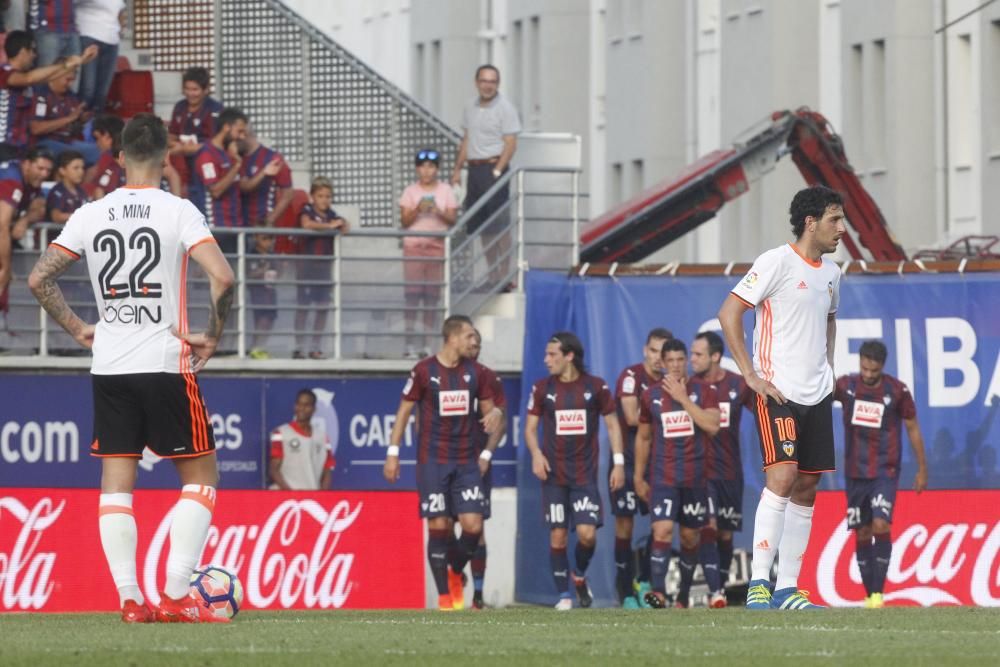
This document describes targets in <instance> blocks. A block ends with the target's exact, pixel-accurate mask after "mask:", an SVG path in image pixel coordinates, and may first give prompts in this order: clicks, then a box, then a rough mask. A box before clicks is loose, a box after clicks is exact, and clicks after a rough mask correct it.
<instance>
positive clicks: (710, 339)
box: [694, 331, 726, 357]
mask: <svg viewBox="0 0 1000 667" xmlns="http://www.w3.org/2000/svg"><path fill="white" fill-rule="evenodd" d="M694 339H695V340H703V341H705V342H706V343H708V356H709V357H711V356H712V355H713V354H717V355H719V356H720V357H721V356H722V354H723V353H724V352H725V351H726V346H725V345H723V344H722V336H720V335H719V334H717V333H715V332H714V331H702V332H701V333H699V334H698V335H697V336H695V337H694Z"/></svg>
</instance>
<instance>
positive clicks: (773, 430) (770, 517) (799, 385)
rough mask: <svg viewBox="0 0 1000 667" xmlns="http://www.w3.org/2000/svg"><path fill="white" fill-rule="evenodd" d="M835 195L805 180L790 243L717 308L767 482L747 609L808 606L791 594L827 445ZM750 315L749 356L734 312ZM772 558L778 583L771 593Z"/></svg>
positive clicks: (835, 296) (828, 458)
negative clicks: (752, 415) (752, 410)
mask: <svg viewBox="0 0 1000 667" xmlns="http://www.w3.org/2000/svg"><path fill="white" fill-rule="evenodd" d="M843 203H844V202H843V199H842V198H841V196H840V194H838V193H837V192H835V191H833V190H831V189H829V188H826V187H823V186H814V187H810V188H806V189H804V190H800V191H799V192H798V193H796V195H795V197H794V198H793V199H792V205H791V208H790V211H789V212H790V213H791V223H792V231H793V232H794V233H795V241H794V242H793V243H788V244H785V245H783V246H780V247H778V248H775V249H773V250H769V251H767V252H765V253H764V254H763V255H761V256H760V257H758V258H757V260H756V261H755V262H754V264H753V267H751V269H750V272H749V273H747V274H746V276H744V278H743V280H741V281H740V282H739V284H738V285H736V287H734V288H733V290H732V292H731V293H730V295H729V297H728V298H727V299H726V301H725V302H724V303H723V304H722V308H721V310H720V311H719V322H720V323H721V325H722V331H723V333H725V335H726V341H727V342H728V343H729V349H730V350H731V351H732V355H733V359H734V360H735V361H736V363H737V365H738V366H739V368H740V372H742V373H743V377H744V378H745V379H746V383H747V385H748V386H749V387H750V388H751V389H752V390H753V391H754V392H756V394H757V409H756V417H757V431H758V435H759V436H760V443H761V455H762V457H763V460H764V471H765V476H766V478H767V482H766V488H765V489H764V491H763V492H762V493H761V499H760V503H759V505H758V506H757V513H756V517H755V519H754V538H753V544H754V547H753V569H752V574H751V581H750V587H749V591H748V593H747V608H748V609H771V608H774V609H815V608H818V605H814V604H812V603H811V602H809V600H808V598H807V597H806V595H805V593H804V592H803V591H799V590H798V576H799V570H800V569H801V567H802V555H803V554H804V553H805V550H806V545H807V543H808V542H809V530H810V528H811V527H812V515H813V503H815V501H816V487H817V485H818V484H819V477H820V474H821V473H824V472H831V471H833V470H834V469H835V467H836V460H835V456H834V448H833V415H832V405H833V379H834V378H833V343H834V339H835V338H836V333H837V325H836V319H835V316H836V312H837V306H838V303H839V300H840V268H839V267H838V266H837V265H836V264H835V263H834V262H833V261H831V260H829V259H826V258H824V257H823V255H825V254H828V253H831V252H834V251H835V250H836V249H837V244H838V243H839V242H840V238H841V237H842V236H843V235H844V234H845V229H844V209H843ZM751 308H752V309H754V310H755V312H756V316H757V317H756V324H755V326H754V336H753V362H752V363H751V361H750V355H749V354H747V349H746V344H745V343H744V338H743V314H744V313H745V312H746V311H747V310H748V309H751ZM775 555H778V579H777V581H776V582H775V586H774V590H773V593H772V591H771V589H770V575H771V566H772V565H773V563H774V557H775Z"/></svg>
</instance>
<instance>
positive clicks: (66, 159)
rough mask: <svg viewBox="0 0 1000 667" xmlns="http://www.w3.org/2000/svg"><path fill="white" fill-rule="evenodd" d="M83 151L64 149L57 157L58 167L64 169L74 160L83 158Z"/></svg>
mask: <svg viewBox="0 0 1000 667" xmlns="http://www.w3.org/2000/svg"><path fill="white" fill-rule="evenodd" d="M83 159H84V157H83V153H81V152H80V151H74V150H68V151H63V152H62V153H60V154H59V156H58V157H57V158H56V169H62V168H63V167H66V166H68V165H69V164H70V163H71V162H72V161H73V160H83Z"/></svg>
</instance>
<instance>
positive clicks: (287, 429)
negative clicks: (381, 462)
mask: <svg viewBox="0 0 1000 667" xmlns="http://www.w3.org/2000/svg"><path fill="white" fill-rule="evenodd" d="M314 414H316V393H315V392H313V391H312V390H311V389H302V390H301V391H299V393H298V395H297V396H296V397H295V419H293V420H292V421H290V422H288V423H287V424H282V425H281V426H279V427H278V428H276V429H274V430H273V431H271V462H270V463H269V464H268V469H267V471H268V475H269V476H270V477H271V481H273V482H274V484H275V486H274V487H272V488H278V489H284V490H286V491H318V490H320V489H329V488H330V474H331V473H332V472H333V467H334V459H333V452H332V451H331V449H330V438H329V436H328V435H327V433H326V429H325V428H324V425H325V424H324V422H323V421H322V419H313V415H314Z"/></svg>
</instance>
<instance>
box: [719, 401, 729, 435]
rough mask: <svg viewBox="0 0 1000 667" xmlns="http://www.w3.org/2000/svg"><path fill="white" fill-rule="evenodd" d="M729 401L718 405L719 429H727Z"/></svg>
mask: <svg viewBox="0 0 1000 667" xmlns="http://www.w3.org/2000/svg"><path fill="white" fill-rule="evenodd" d="M729 406H730V403H729V401H722V402H720V403H719V428H729Z"/></svg>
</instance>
